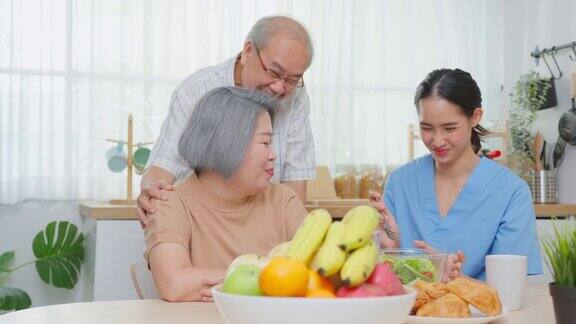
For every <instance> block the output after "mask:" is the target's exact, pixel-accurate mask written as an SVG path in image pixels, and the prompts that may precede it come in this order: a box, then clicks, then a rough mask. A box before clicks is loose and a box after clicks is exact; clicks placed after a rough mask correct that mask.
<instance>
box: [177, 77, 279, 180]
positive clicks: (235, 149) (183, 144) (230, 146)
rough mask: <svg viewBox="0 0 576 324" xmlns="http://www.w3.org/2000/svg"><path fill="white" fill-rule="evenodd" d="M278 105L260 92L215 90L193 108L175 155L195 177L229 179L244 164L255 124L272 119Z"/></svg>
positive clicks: (241, 89)
mask: <svg viewBox="0 0 576 324" xmlns="http://www.w3.org/2000/svg"><path fill="white" fill-rule="evenodd" d="M278 107H279V104H278V102H277V101H276V100H275V99H274V98H272V97H271V96H269V95H268V94H266V93H265V92H263V91H261V90H255V89H243V88H234V87H226V88H217V89H214V90H212V91H210V92H208V93H206V94H205V95H204V96H203V97H202V98H200V100H199V101H198V103H197V104H196V106H195V108H194V111H192V114H191V116H190V120H189V121H188V125H187V126H186V128H185V129H184V132H183V133H182V136H181V137H180V141H179V142H178V153H179V154H180V156H181V157H182V158H183V159H184V160H185V161H186V162H188V165H189V166H190V168H191V169H193V170H194V171H195V172H196V174H200V173H201V172H203V171H208V170H210V171H214V172H216V173H218V174H219V175H221V176H223V177H224V178H230V177H231V176H232V175H233V174H234V173H235V172H236V171H237V170H238V167H239V166H240V163H242V160H244V155H245V153H246V149H247V148H248V145H249V144H250V141H251V140H252V136H253V134H254V129H255V127H256V121H257V120H258V117H259V116H260V114H261V113H263V112H268V113H269V114H270V117H271V118H272V117H273V114H274V110H275V109H277V108H278Z"/></svg>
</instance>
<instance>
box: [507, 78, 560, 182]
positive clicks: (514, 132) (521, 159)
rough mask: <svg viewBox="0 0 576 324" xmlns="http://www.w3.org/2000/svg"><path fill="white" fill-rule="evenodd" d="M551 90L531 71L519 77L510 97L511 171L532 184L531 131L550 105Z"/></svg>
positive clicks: (544, 81)
mask: <svg viewBox="0 0 576 324" xmlns="http://www.w3.org/2000/svg"><path fill="white" fill-rule="evenodd" d="M550 89H551V83H550V80H549V79H548V78H546V77H543V76H541V75H540V74H538V73H537V72H534V71H530V72H528V73H526V74H523V75H521V76H520V78H519V79H518V81H516V83H515V84H514V89H513V91H512V93H511V94H510V96H511V98H512V102H511V105H510V108H509V109H508V115H509V119H510V121H509V125H510V140H511V152H510V157H511V160H512V161H511V165H510V166H511V168H512V169H514V170H515V171H516V173H518V175H520V177H522V178H523V179H524V180H526V182H528V183H530V171H531V170H532V169H533V163H534V161H533V160H532V155H531V152H532V150H531V148H532V141H533V138H532V135H531V133H532V129H533V127H534V122H535V121H536V115H537V112H538V110H541V109H544V108H545V107H546V106H547V105H550V104H551V103H549V99H548V98H547V96H548V92H549V90H550Z"/></svg>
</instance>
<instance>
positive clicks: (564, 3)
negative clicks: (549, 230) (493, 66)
mask: <svg viewBox="0 0 576 324" xmlns="http://www.w3.org/2000/svg"><path fill="white" fill-rule="evenodd" d="M502 2H503V8H504V10H503V15H502V17H503V27H504V28H503V29H504V31H503V42H504V44H503V53H504V54H503V79H504V91H505V93H510V92H512V87H513V85H514V82H515V81H516V80H517V79H518V77H519V76H520V75H521V74H523V73H526V72H528V71H529V70H534V71H538V72H541V73H543V74H547V75H549V72H548V69H547V68H546V65H545V64H544V62H543V61H542V60H540V65H539V66H536V64H535V62H534V59H533V58H532V57H531V56H530V52H532V51H533V50H534V48H535V47H536V45H538V46H539V47H540V48H546V47H552V46H555V45H561V44H565V43H569V42H573V41H576V15H575V13H576V1H574V0H550V1H548V0H506V1H502ZM570 53H572V52H571V51H569V50H568V52H566V50H565V51H563V52H560V53H559V54H558V55H557V61H558V64H559V65H560V68H561V70H562V72H563V73H564V76H563V77H562V79H560V80H556V92H557V95H558V106H557V107H556V108H550V109H546V110H543V111H541V112H539V113H538V119H537V121H536V128H537V129H538V130H539V131H541V132H542V133H543V135H544V137H545V139H546V140H547V141H548V142H556V139H557V137H558V120H559V118H560V116H561V115H562V113H564V112H566V111H568V109H569V107H570V90H569V89H570V73H572V72H576V62H573V61H570V59H569V58H568V54H570ZM572 54H573V53H572ZM573 56H574V55H573ZM549 63H550V64H551V67H552V68H553V69H555V66H554V63H553V62H552V61H551V60H549ZM554 73H555V74H556V75H557V72H556V71H555V72H554ZM558 172H559V186H560V189H559V191H560V202H562V203H576V146H573V145H567V146H566V155H565V157H564V162H563V164H562V165H561V166H560V168H559V170H558Z"/></svg>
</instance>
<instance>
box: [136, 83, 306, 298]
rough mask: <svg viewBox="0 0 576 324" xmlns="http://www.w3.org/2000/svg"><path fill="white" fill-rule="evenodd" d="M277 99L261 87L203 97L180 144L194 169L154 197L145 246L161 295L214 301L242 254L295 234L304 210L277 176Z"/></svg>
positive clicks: (220, 91)
mask: <svg viewBox="0 0 576 324" xmlns="http://www.w3.org/2000/svg"><path fill="white" fill-rule="evenodd" d="M277 107H278V104H277V103H276V101H275V100H274V99H273V98H272V97H270V96H268V95H267V94H265V93H264V92H261V91H259V90H252V89H250V90H249V89H240V88H218V89H215V90H213V91H211V92H209V93H207V94H206V95H205V96H204V97H202V98H201V99H200V101H199V102H198V103H197V105H196V107H195V109H194V111H193V113H192V115H191V117H190V121H189V123H188V125H187V127H186V128H185V130H184V132H183V134H182V137H181V138H180V142H179V145H178V150H179V153H180V156H181V157H182V158H183V159H184V160H185V161H186V162H187V163H188V164H189V165H190V168H191V169H192V170H194V173H193V174H191V175H190V176H188V177H187V178H186V179H184V180H183V181H182V182H181V183H179V184H178V185H176V187H175V189H174V191H172V192H168V193H167V194H168V195H169V199H168V200H166V201H156V202H155V203H156V204H157V206H158V211H157V212H156V213H155V214H154V215H153V216H152V217H151V218H150V222H149V224H148V226H147V227H146V252H145V255H146V257H147V259H148V262H149V265H150V269H151V271H152V275H153V277H154V281H155V283H156V287H157V289H158V292H159V293H160V296H161V297H162V298H163V299H165V300H168V301H211V300H212V296H211V293H210V288H211V286H213V285H215V284H217V283H220V282H221V281H222V280H223V278H224V276H225V273H226V267H227V266H228V265H229V264H230V262H232V260H233V259H234V258H235V257H237V256H238V255H241V254H244V253H250V252H251V253H257V254H260V255H266V254H267V253H268V251H269V250H270V249H272V248H273V247H274V246H275V245H277V244H279V243H281V242H284V241H287V240H290V239H291V238H292V236H293V235H294V233H295V232H296V230H297V228H298V226H299V225H300V222H301V221H302V219H303V218H304V217H305V215H306V210H305V208H304V205H303V204H302V202H301V201H300V200H299V199H298V198H297V196H296V195H295V193H294V192H293V191H292V190H291V189H290V188H289V187H287V186H285V185H282V184H271V183H270V178H271V177H272V176H273V175H274V159H275V155H274V151H273V149H272V145H271V142H272V124H271V115H273V114H274V110H275V109H277Z"/></svg>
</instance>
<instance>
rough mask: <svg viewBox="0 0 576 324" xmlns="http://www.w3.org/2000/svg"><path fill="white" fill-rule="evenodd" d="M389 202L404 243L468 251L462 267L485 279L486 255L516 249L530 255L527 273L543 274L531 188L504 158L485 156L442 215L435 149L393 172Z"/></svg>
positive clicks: (388, 188) (387, 195)
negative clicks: (503, 162) (502, 162)
mask: <svg viewBox="0 0 576 324" xmlns="http://www.w3.org/2000/svg"><path fill="white" fill-rule="evenodd" d="M383 200H384V204H385V205H386V206H387V207H388V209H389V210H390V211H391V212H392V214H393V215H394V216H395V217H396V221H397V223H398V226H399V228H400V234H401V246H402V247H405V248H413V247H414V243H413V241H414V240H423V241H426V242H427V243H428V244H429V245H431V246H433V247H434V248H436V249H438V250H443V251H447V252H450V253H454V252H456V251H458V250H461V251H463V252H464V255H465V257H466V259H465V262H464V266H463V273H464V274H466V275H467V276H470V277H473V278H476V279H480V280H485V265H484V257H485V256H486V255H489V254H516V255H525V256H527V257H528V274H541V273H542V264H541V260H540V244H539V242H538V237H537V235H536V217H535V214H534V205H533V203H532V196H531V193H530V188H529V187H528V185H527V184H526V182H524V181H523V180H522V179H520V178H519V177H518V176H516V175H515V174H514V173H512V172H511V171H510V170H509V169H507V168H505V167H503V166H501V165H500V164H498V163H496V162H494V161H492V160H490V159H487V158H485V157H481V159H480V162H479V163H478V164H477V165H476V167H475V169H474V171H473V172H472V173H471V174H470V176H469V177H468V180H467V182H466V184H465V185H464V187H463V188H462V190H461V192H460V194H459V195H458V197H457V198H456V201H455V202H454V204H453V205H452V207H451V208H450V210H449V211H448V214H447V215H446V216H445V217H444V218H442V217H441V216H440V213H439V211H438V205H437V200H436V186H435V180H434V160H433V158H432V156H431V155H427V156H424V157H422V158H419V159H416V160H414V161H412V162H410V163H408V164H406V165H403V166H402V167H400V168H398V169H397V170H395V171H394V172H392V173H391V174H390V176H389V177H388V180H387V182H386V188H385V194H384V197H383Z"/></svg>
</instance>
